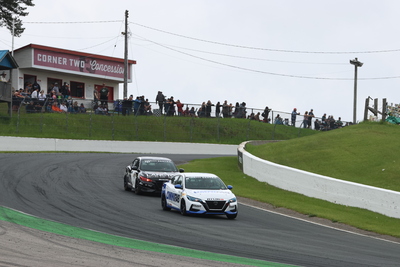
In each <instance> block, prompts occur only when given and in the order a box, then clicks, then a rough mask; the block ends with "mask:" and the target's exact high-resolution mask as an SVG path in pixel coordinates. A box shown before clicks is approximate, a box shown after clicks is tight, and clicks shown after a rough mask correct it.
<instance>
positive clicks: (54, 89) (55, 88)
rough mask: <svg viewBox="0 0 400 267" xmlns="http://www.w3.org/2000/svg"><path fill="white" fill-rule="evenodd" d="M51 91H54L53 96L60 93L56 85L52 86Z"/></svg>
mask: <svg viewBox="0 0 400 267" xmlns="http://www.w3.org/2000/svg"><path fill="white" fill-rule="evenodd" d="M51 90H52V91H54V93H53V94H55V95H58V93H60V88H59V87H58V83H54V86H53V88H52V89H51Z"/></svg>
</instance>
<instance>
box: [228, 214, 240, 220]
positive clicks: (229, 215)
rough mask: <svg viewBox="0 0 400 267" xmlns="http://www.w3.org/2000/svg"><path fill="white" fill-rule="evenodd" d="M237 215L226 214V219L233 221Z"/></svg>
mask: <svg viewBox="0 0 400 267" xmlns="http://www.w3.org/2000/svg"><path fill="white" fill-rule="evenodd" d="M237 215H238V214H237V213H235V214H226V217H228V219H230V220H233V219H235V218H236V217H237Z"/></svg>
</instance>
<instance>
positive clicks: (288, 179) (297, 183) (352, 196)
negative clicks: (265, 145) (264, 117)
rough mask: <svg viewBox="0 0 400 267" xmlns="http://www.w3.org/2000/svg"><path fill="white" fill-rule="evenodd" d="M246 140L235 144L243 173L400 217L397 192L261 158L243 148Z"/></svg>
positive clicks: (399, 202)
mask: <svg viewBox="0 0 400 267" xmlns="http://www.w3.org/2000/svg"><path fill="white" fill-rule="evenodd" d="M246 143H248V142H243V143H242V144H240V145H239V147H238V163H239V166H240V167H241V168H242V170H243V173H245V174H247V175H249V176H251V177H254V178H255V179H257V180H259V181H261V182H266V183H268V184H270V185H273V186H275V187H278V188H281V189H284V190H288V191H292V192H296V193H299V194H303V195H305V196H308V197H314V198H318V199H322V200H326V201H329V202H332V203H335V204H341V205H346V206H351V207H357V208H362V209H367V210H370V211H373V212H378V213H381V214H384V215H386V216H389V217H394V218H400V207H399V205H400V192H396V191H392V190H386V189H382V188H377V187H372V186H367V185H362V184H358V183H353V182H348V181H343V180H339V179H334V178H331V177H327V176H323V175H318V174H315V173H310V172H306V171H302V170H298V169H294V168H290V167H287V166H283V165H279V164H276V163H273V162H270V161H267V160H263V159H260V158H258V157H256V156H254V155H252V154H250V153H249V152H247V151H246V150H245V146H246Z"/></svg>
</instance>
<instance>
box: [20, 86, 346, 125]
mask: <svg viewBox="0 0 400 267" xmlns="http://www.w3.org/2000/svg"><path fill="white" fill-rule="evenodd" d="M105 94H108V92H106V93H105ZM20 102H22V103H24V104H25V105H26V111H27V112H28V113H34V112H43V111H46V112H68V113H85V112H86V108H85V106H84V104H83V103H81V104H80V105H79V104H78V102H77V101H73V100H72V97H71V95H70V89H69V84H68V83H64V84H63V85H62V86H61V87H59V86H58V84H57V83H54V84H51V85H50V86H49V88H48V91H47V93H45V92H44V90H41V88H40V85H39V84H38V83H36V82H35V83H33V84H31V83H27V84H26V86H25V89H22V88H21V89H19V90H17V91H15V92H14V104H15V105H17V106H18V105H19V103H20ZM155 104H156V108H155V109H153V108H152V106H151V104H150V102H149V100H148V98H146V97H145V96H143V95H142V96H137V97H136V98H135V99H134V97H133V95H130V96H129V98H124V99H123V100H122V101H117V102H115V103H114V112H116V111H117V112H121V114H122V115H124V116H127V115H131V114H133V115H153V114H154V115H165V116H187V117H198V118H210V117H219V118H244V119H249V120H254V121H258V122H264V123H273V124H281V125H286V126H296V122H298V120H297V116H299V117H300V116H301V115H300V112H298V111H297V109H296V108H294V109H293V111H292V112H291V114H290V122H289V118H282V117H281V116H280V114H276V116H275V117H274V118H271V117H270V113H271V109H270V108H269V107H268V106H267V107H265V109H264V110H263V112H253V110H252V112H250V114H248V112H247V107H246V103H245V102H242V103H239V102H236V104H235V105H232V103H229V104H228V101H227V100H225V101H224V102H223V103H222V104H221V102H217V103H216V104H213V103H212V102H211V101H210V100H208V101H204V102H202V104H201V105H200V106H199V107H198V108H196V107H195V106H192V107H189V105H188V104H184V103H182V102H181V101H180V100H179V99H178V100H176V101H175V99H174V97H173V96H171V97H165V95H164V94H163V93H162V92H161V91H158V93H157V95H156V98H155ZM185 105H186V108H185ZM212 109H214V111H215V114H211V113H212ZM92 110H93V112H94V113H95V114H99V115H110V111H109V110H108V103H107V102H106V101H105V100H104V99H102V98H101V95H100V92H97V91H96V92H94V101H92ZM320 119H321V120H319V119H318V118H316V117H315V115H314V111H313V109H311V110H310V111H305V112H304V114H303V115H302V120H301V124H300V127H302V128H310V129H312V125H313V126H314V129H315V130H321V131H324V130H331V129H336V128H341V127H343V126H345V125H347V123H346V124H345V123H343V122H342V121H341V118H340V117H339V119H338V120H336V119H335V118H334V116H333V115H330V116H328V117H327V116H326V114H324V115H323V116H322V117H321V118H320Z"/></svg>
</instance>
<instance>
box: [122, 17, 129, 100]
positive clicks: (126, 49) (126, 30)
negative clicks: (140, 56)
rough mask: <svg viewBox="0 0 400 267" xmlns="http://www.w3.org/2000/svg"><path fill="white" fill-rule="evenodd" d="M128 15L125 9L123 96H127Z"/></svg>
mask: <svg viewBox="0 0 400 267" xmlns="http://www.w3.org/2000/svg"><path fill="white" fill-rule="evenodd" d="M128 17H129V12H128V10H125V32H123V33H122V34H124V35H125V52H124V98H125V97H128Z"/></svg>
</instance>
